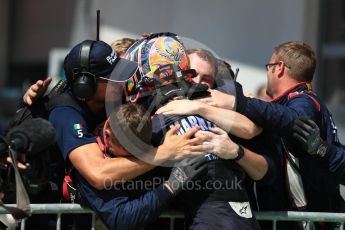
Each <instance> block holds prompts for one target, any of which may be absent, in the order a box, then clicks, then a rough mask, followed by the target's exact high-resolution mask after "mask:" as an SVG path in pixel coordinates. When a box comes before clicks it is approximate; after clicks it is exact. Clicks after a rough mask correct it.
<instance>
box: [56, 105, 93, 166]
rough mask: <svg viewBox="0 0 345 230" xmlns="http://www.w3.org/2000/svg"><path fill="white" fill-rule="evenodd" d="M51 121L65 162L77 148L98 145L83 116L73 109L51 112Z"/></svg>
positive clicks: (62, 108) (66, 108)
mask: <svg viewBox="0 0 345 230" xmlns="http://www.w3.org/2000/svg"><path fill="white" fill-rule="evenodd" d="M49 121H50V122H51V123H52V125H53V126H54V128H55V131H56V143H57V145H58V147H59V149H60V151H61V153H62V154H63V157H64V159H65V160H66V159H68V154H69V153H70V152H71V151H72V150H74V149H75V148H78V147H80V146H82V145H86V144H89V143H97V141H96V137H95V136H94V135H93V133H92V130H90V129H89V127H88V124H87V122H86V121H85V119H84V118H83V116H82V115H81V114H80V112H78V111H77V110H75V109H73V108H72V107H68V106H63V107H57V108H55V109H53V110H52V111H51V112H50V115H49Z"/></svg>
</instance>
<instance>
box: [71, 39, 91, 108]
mask: <svg viewBox="0 0 345 230" xmlns="http://www.w3.org/2000/svg"><path fill="white" fill-rule="evenodd" d="M93 43H94V41H91V40H86V41H84V42H83V43H82V44H81V48H80V66H79V68H78V69H77V70H76V71H74V72H73V77H72V83H71V89H72V93H73V95H74V96H75V97H76V98H77V99H79V100H82V101H85V100H88V99H90V98H92V96H93V95H94V93H95V92H96V85H97V77H96V76H95V75H94V74H92V73H90V70H89V68H90V67H89V62H90V60H89V59H90V52H91V48H92V45H93Z"/></svg>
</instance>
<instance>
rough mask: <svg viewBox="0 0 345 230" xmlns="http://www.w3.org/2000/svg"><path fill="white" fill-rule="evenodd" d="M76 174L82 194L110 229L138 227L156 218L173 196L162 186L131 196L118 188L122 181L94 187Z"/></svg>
mask: <svg viewBox="0 0 345 230" xmlns="http://www.w3.org/2000/svg"><path fill="white" fill-rule="evenodd" d="M76 176H77V177H76V178H77V180H78V182H79V183H78V189H79V191H80V193H81V195H82V197H83V198H84V199H86V203H87V204H88V206H90V208H91V209H92V210H94V211H95V212H97V213H98V215H99V216H100V218H101V219H102V221H103V222H104V223H105V224H106V225H107V226H108V228H109V229H140V228H141V227H144V226H146V225H148V224H149V223H151V222H153V221H154V220H156V219H157V218H158V217H159V216H160V214H161V213H162V212H163V211H164V210H165V209H166V208H167V207H168V205H169V204H170V202H171V201H172V199H173V196H172V195H171V193H170V192H169V191H168V190H167V189H165V188H164V186H163V185H159V186H158V187H157V188H155V189H153V190H150V191H147V192H145V193H144V194H142V195H141V196H135V199H133V198H130V196H129V194H128V191H127V190H126V189H121V184H117V185H114V187H113V188H111V189H104V190H97V189H95V188H93V187H92V186H91V185H89V184H88V183H87V182H86V181H85V180H84V179H83V178H82V177H81V176H80V174H78V173H76ZM141 182H143V183H144V182H145V181H141ZM151 182H152V181H151ZM134 185H135V184H134ZM143 185H145V184H143Z"/></svg>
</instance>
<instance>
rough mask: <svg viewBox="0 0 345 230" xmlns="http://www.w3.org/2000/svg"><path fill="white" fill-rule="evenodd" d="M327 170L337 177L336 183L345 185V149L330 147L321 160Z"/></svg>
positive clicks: (342, 147)
mask: <svg viewBox="0 0 345 230" xmlns="http://www.w3.org/2000/svg"><path fill="white" fill-rule="evenodd" d="M321 162H322V164H323V165H324V166H325V167H326V169H327V170H328V171H329V172H330V173H331V174H332V175H333V176H335V181H337V183H341V184H344V185H345V147H344V146H335V145H329V146H328V148H327V152H326V155H325V156H324V157H323V158H322V159H321Z"/></svg>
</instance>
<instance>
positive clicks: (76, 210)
mask: <svg viewBox="0 0 345 230" xmlns="http://www.w3.org/2000/svg"><path fill="white" fill-rule="evenodd" d="M8 206H12V207H15V205H13V204H12V205H8ZM31 211H32V214H33V215H35V214H57V223H56V229H60V228H61V215H62V214H82V213H90V214H92V228H91V229H92V230H94V229H95V222H96V221H95V220H96V216H95V213H94V212H93V211H91V210H90V209H87V208H83V207H81V206H80V205H79V204H31ZM0 214H8V211H7V210H6V209H4V208H2V207H0ZM255 216H256V219H257V220H267V221H272V222H273V225H272V229H273V230H275V229H276V224H277V222H278V221H305V222H308V223H313V222H331V223H339V224H340V228H339V229H340V230H344V223H345V213H325V212H292V211H288V212H282V211H280V212H278V211H277V212H256V213H255ZM160 218H168V219H170V229H171V230H173V229H174V227H175V226H174V224H175V219H178V218H184V215H183V213H181V212H176V211H168V212H164V213H163V214H162V215H161V216H160ZM21 229H25V220H23V221H22V224H21Z"/></svg>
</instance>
